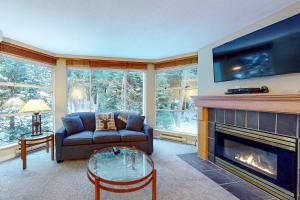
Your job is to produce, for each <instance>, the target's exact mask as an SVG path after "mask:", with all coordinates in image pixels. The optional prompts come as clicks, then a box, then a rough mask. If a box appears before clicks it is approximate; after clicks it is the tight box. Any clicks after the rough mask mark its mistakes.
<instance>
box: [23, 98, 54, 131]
mask: <svg viewBox="0 0 300 200" xmlns="http://www.w3.org/2000/svg"><path fill="white" fill-rule="evenodd" d="M50 110H51V109H50V107H49V106H48V105H47V103H46V102H45V101H44V100H41V99H31V100H29V101H28V102H27V103H26V104H25V105H24V106H23V108H22V109H21V110H20V112H22V113H33V115H32V133H31V135H33V136H37V135H40V134H41V133H42V130H41V127H42V121H41V115H40V112H41V111H50Z"/></svg>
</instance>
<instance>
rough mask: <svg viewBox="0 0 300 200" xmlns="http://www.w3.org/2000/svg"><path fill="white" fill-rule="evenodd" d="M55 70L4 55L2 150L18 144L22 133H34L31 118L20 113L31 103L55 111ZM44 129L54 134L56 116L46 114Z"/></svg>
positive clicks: (0, 61) (0, 58)
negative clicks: (38, 102) (39, 102)
mask: <svg viewBox="0 0 300 200" xmlns="http://www.w3.org/2000/svg"><path fill="white" fill-rule="evenodd" d="M52 97H53V90H52V69H51V68H50V67H47V66H45V65H43V64H37V63H31V62H27V61H24V60H21V59H16V58H12V57H9V56H5V55H2V54H0V146H4V145H7V144H11V143H15V142H16V141H17V138H18V135H19V134H20V133H28V132H31V122H32V121H31V114H26V113H19V110H20V109H21V108H22V106H23V105H24V103H26V102H27V101H28V100H30V99H37V98H38V99H43V100H44V101H46V102H47V103H48V104H49V106H50V107H52ZM42 129H43V130H53V113H52V111H50V112H45V113H42Z"/></svg>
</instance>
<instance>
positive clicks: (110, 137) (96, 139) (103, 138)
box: [93, 130, 121, 144]
mask: <svg viewBox="0 0 300 200" xmlns="http://www.w3.org/2000/svg"><path fill="white" fill-rule="evenodd" d="M109 142H121V136H120V134H119V133H118V131H113V130H108V131H95V132H94V135H93V143H98V144H99V143H100V144H101V143H109Z"/></svg>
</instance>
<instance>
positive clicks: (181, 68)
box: [154, 64, 199, 136]
mask: <svg viewBox="0 0 300 200" xmlns="http://www.w3.org/2000/svg"><path fill="white" fill-rule="evenodd" d="M193 68H197V74H196V77H197V79H196V80H197V87H192V88H188V89H196V90H197V94H199V87H198V83H199V70H198V65H197V64H191V65H185V66H178V67H172V68H161V69H157V70H155V102H154V105H155V116H154V121H155V130H157V131H159V132H167V133H179V134H183V135H191V136H196V135H197V132H196V133H190V132H182V131H174V130H167V129H159V128H157V121H156V118H157V117H156V116H157V112H172V113H175V112H182V113H184V112H193V113H195V114H197V115H198V109H197V108H196V107H195V110H189V109H188V110H179V109H176V110H171V109H157V106H158V105H157V91H163V90H170V91H174V90H180V89H181V87H169V88H166V89H161V88H158V87H157V75H158V74H159V73H163V72H168V71H176V70H188V69H193ZM188 89H184V90H188Z"/></svg>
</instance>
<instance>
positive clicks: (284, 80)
mask: <svg viewBox="0 0 300 200" xmlns="http://www.w3.org/2000/svg"><path fill="white" fill-rule="evenodd" d="M298 13H300V2H299V3H297V4H295V5H293V6H290V7H288V8H286V9H284V10H282V11H280V12H278V13H276V14H274V15H272V16H270V17H268V18H266V19H264V20H262V21H259V22H257V23H255V24H253V25H251V26H248V27H246V28H244V29H243V30H241V31H239V32H237V33H235V34H232V35H229V36H227V37H225V38H223V39H222V40H220V41H217V42H215V43H213V44H210V45H208V46H206V47H204V48H202V49H200V50H199V52H198V59H199V62H198V63H199V64H198V65H199V95H212V94H217V95H221V94H224V92H225V91H226V90H227V89H228V88H234V87H236V86H239V87H261V86H262V85H266V86H268V87H269V89H270V93H299V91H300V73H298V74H288V75H279V76H272V77H264V78H255V79H248V80H235V81H228V82H221V83H214V76H213V57H212V48H214V47H217V46H219V45H221V44H224V43H226V42H228V41H231V40H233V39H235V38H238V37H241V36H243V35H245V34H248V33H251V32H253V31H256V30H258V29H261V28H263V27H265V26H268V25H270V24H273V23H276V22H278V21H281V20H283V19H286V18H288V17H291V16H293V15H295V14H298Z"/></svg>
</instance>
